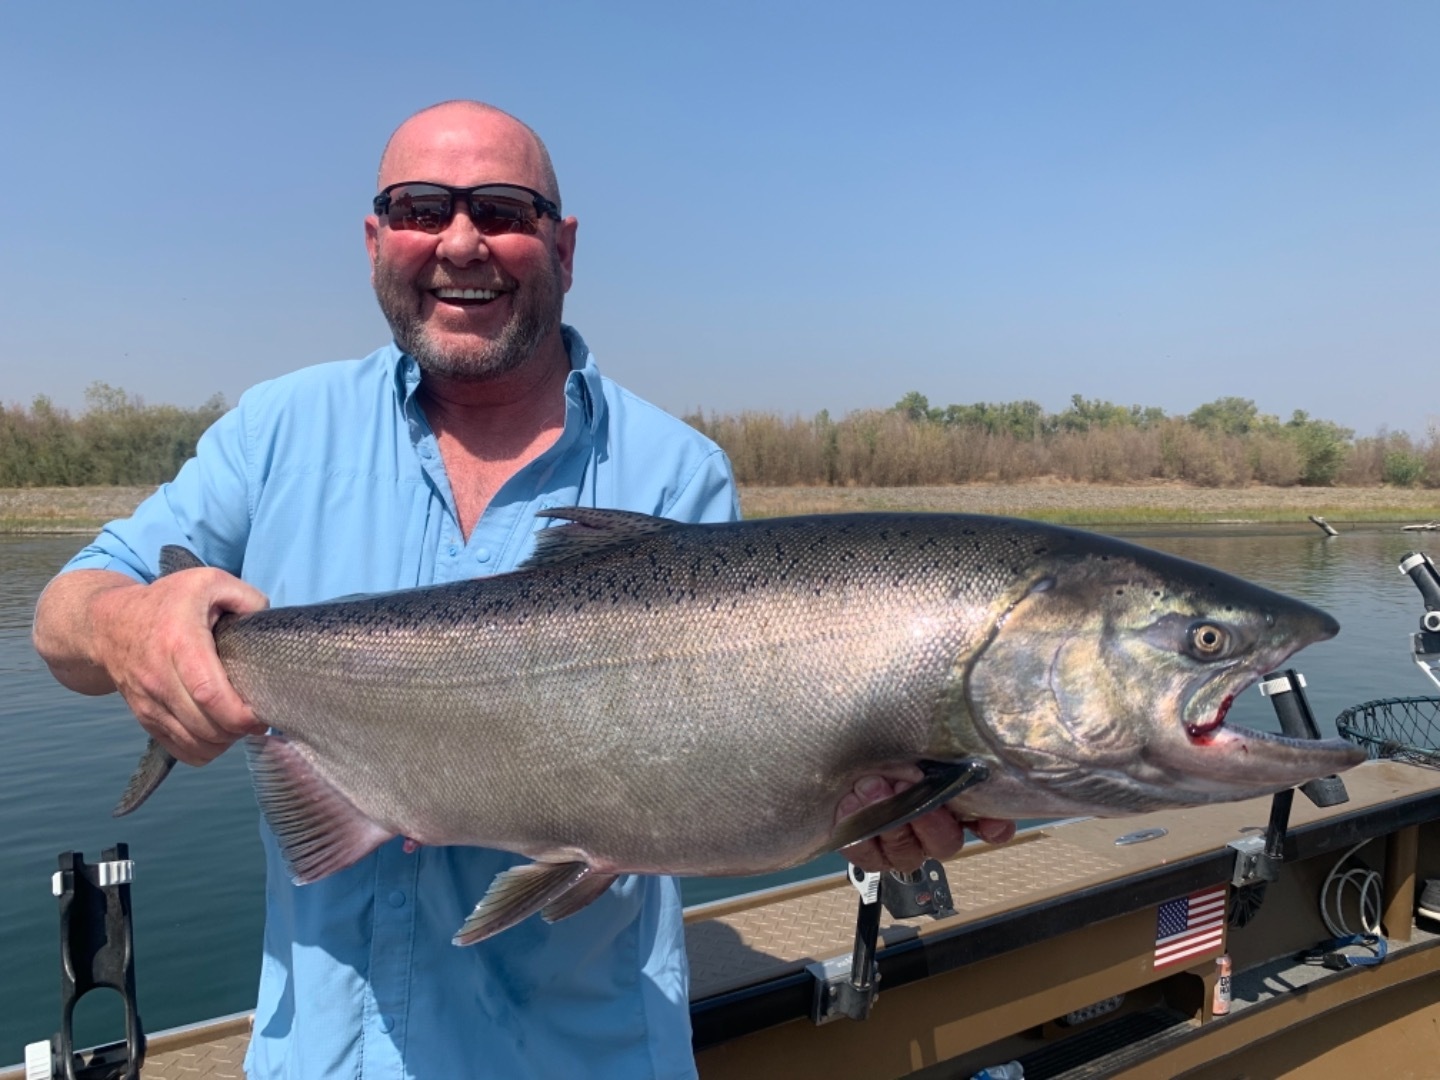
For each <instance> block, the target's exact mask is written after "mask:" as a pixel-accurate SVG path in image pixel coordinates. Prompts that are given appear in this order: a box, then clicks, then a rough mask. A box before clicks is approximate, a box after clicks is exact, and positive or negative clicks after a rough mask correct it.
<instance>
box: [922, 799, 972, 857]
mask: <svg viewBox="0 0 1440 1080" xmlns="http://www.w3.org/2000/svg"><path fill="white" fill-rule="evenodd" d="M910 829H911V831H912V832H914V834H915V838H916V840H917V841H918V842H919V844H920V847H921V849H922V850H923V852H924V855H925V858H927V859H941V860H944V859H948V858H950V857H951V856H952V855H954V854H956V853H957V852H958V851H959V850H960V849H961V848H962V847H964V846H965V826H964V825H963V824H961V823H960V822H959V821H958V820H956V818H955V815H954V814H952V813H951V812H950V811H949V810H947V809H946V808H945V807H943V806H941V807H939V808H938V809H935V810H931V811H930V813H928V814H926V815H925V816H924V817H918V818H916V819H915V820H914V821H912V822H911V823H910Z"/></svg>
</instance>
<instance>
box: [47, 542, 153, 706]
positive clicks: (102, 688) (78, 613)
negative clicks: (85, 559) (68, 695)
mask: <svg viewBox="0 0 1440 1080" xmlns="http://www.w3.org/2000/svg"><path fill="white" fill-rule="evenodd" d="M126 586H136V582H135V581H134V579H132V578H129V577H127V576H125V575H124V574H120V573H116V572H115V571H113V570H75V571H72V572H71V573H68V574H62V575H61V576H60V577H58V578H56V579H55V580H54V581H52V582H51V583H50V584H49V585H48V586H46V588H45V591H44V592H43V593H41V595H40V602H39V603H38V604H36V605H35V623H34V626H33V627H32V629H31V640H32V641H34V643H35V651H36V652H38V653H39V654H40V657H41V659H43V660H44V661H45V663H46V664H48V665H49V666H50V673H51V674H52V675H54V676H55V678H56V679H57V680H58V681H59V682H60V684H61V685H63V686H65V687H68V688H69V689H71V690H74V691H76V692H78V693H81V694H109V693H113V692H114V690H115V682H114V680H113V679H111V678H110V675H109V673H108V672H107V671H106V670H105V668H104V667H102V666H101V665H100V664H99V663H98V662H97V660H96V659H95V654H94V649H93V645H94V641H95V628H94V625H93V622H92V606H93V604H94V602H95V599H96V597H98V596H99V595H100V594H101V593H105V592H108V591H110V590H111V589H116V588H124V587H126ZM136 587H138V586H136Z"/></svg>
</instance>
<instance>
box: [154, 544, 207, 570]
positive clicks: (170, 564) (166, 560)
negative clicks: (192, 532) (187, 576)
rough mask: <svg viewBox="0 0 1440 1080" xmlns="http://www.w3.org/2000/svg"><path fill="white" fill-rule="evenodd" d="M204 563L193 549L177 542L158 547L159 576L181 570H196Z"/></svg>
mask: <svg viewBox="0 0 1440 1080" xmlns="http://www.w3.org/2000/svg"><path fill="white" fill-rule="evenodd" d="M204 565H205V564H204V563H203V562H201V561H200V560H199V559H198V558H197V557H196V555H195V553H194V552H193V551H191V550H190V549H189V548H183V547H181V546H180V545H179V544H166V545H165V546H164V547H162V548H161V549H160V576H161V577H164V576H165V575H166V574H177V573H179V572H180V571H181V570H198V569H199V568H200V567H202V566H204Z"/></svg>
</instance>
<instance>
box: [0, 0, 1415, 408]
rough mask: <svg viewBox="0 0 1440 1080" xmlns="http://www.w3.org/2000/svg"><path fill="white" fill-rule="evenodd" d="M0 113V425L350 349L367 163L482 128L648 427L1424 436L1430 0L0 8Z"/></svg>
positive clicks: (211, 387) (363, 289)
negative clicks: (535, 214)
mask: <svg viewBox="0 0 1440 1080" xmlns="http://www.w3.org/2000/svg"><path fill="white" fill-rule="evenodd" d="M0 91H3V94H4V100H5V102H6V105H5V110H4V119H3V121H0V132H3V141H0V145H3V147H4V149H5V154H4V160H5V161H6V162H7V167H6V169H5V173H6V174H7V176H8V183H7V184H6V191H7V193H8V196H9V200H10V203H9V206H8V207H7V208H6V211H7V212H6V213H5V214H4V222H5V224H4V240H3V242H0V326H3V334H4V339H3V345H0V402H8V403H20V404H28V403H29V402H30V400H31V399H32V398H33V397H34V396H35V395H37V394H46V395H49V396H50V397H51V398H52V399H53V400H54V401H56V402H57V403H59V404H61V405H64V406H67V407H71V408H76V407H79V406H80V405H81V404H82V403H83V391H84V388H85V386H86V385H88V384H89V383H91V382H92V381H95V380H104V381H106V382H109V383H111V384H112V385H118V386H121V387H123V388H125V389H126V390H129V391H132V392H135V393H139V394H141V395H142V396H143V397H145V398H146V400H148V401H152V402H174V403H176V404H183V405H193V404H197V403H199V402H200V401H202V400H203V399H205V398H206V397H208V396H209V395H211V394H213V393H215V392H217V391H219V392H222V393H223V394H225V396H226V398H227V399H228V400H230V401H232V402H233V401H234V400H235V398H236V397H237V396H238V395H239V393H240V392H241V391H242V390H243V389H244V388H245V387H247V386H249V385H251V384H252V383H254V382H257V381H259V380H261V379H264V378H267V377H270V376H274V375H277V374H280V373H282V372H284V371H287V370H290V369H292V368H295V367H299V366H301V365H304V364H308V363H314V362H318V361H322V360H330V359H336V358H342V357H349V356H359V355H364V354H365V353H368V352H369V351H371V350H372V349H374V348H375V347H377V346H378V345H380V344H383V343H384V342H385V341H386V340H387V337H388V335H387V332H386V328H385V324H384V322H383V320H382V319H381V318H380V315H379V313H378V310H377V309H376V307H375V303H374V299H373V296H372V295H371V293H370V289H369V284H368V277H367V266H366V260H365V256H364V249H363V245H362V234H361V225H360V222H361V219H362V216H363V215H364V213H365V212H366V209H367V204H368V200H369V198H370V196H371V195H372V194H373V185H374V173H375V166H376V162H377V158H378V155H379V151H380V148H381V146H382V144H383V143H384V140H385V138H386V137H387V136H388V134H389V132H390V131H391V130H392V128H393V127H394V126H395V125H396V124H397V123H398V122H399V121H400V120H401V119H403V118H404V117H405V116H406V115H407V114H409V113H410V112H412V111H414V110H415V109H417V108H420V107H422V106H424V105H427V104H430V103H432V102H435V101H438V100H443V99H446V98H451V97H479V98H482V99H485V100H488V101H490V102H492V103H494V104H497V105H499V106H501V107H503V108H505V109H508V110H510V111H511V112H514V113H515V114H517V115H519V116H520V117H521V118H522V119H525V120H527V121H528V122H529V123H531V124H532V125H533V126H534V127H536V128H537V129H538V130H539V131H540V132H541V134H542V135H543V136H544V137H545V139H546V140H547V142H548V143H549V145H550V148H551V151H552V153H553V156H554V158H555V162H556V166H557V168H558V170H559V173H560V179H561V187H562V192H563V194H564V199H565V204H566V208H567V210H568V211H570V212H573V213H574V214H576V215H577V216H578V217H579V219H580V238H579V250H578V255H577V278H576V285H575V288H574V289H573V290H572V292H571V293H570V296H569V299H568V302H567V308H566V313H567V319H568V321H570V322H572V323H574V324H575V325H576V326H577V327H579V328H580V330H581V331H582V333H584V334H585V336H586V338H587V340H588V341H589V342H590V344H591V346H592V347H593V348H594V350H595V352H596V354H597V355H598V357H599V359H600V362H601V366H602V369H603V370H604V371H606V372H607V373H608V374H610V375H612V376H613V377H615V378H617V379H619V380H620V381H621V382H623V383H625V384H626V385H628V386H629V387H631V388H632V389H633V390H635V391H636V392H638V393H640V394H641V395H642V396H645V397H648V398H650V399H652V400H654V401H655V402H657V403H659V404H661V405H663V406H665V407H667V408H669V409H671V410H673V411H684V410H687V409H691V408H694V407H696V406H703V407H705V408H706V409H708V410H718V411H734V410H738V409H742V408H752V409H762V410H774V411H781V412H785V413H801V414H810V413H813V412H815V411H817V410H819V409H821V408H828V409H830V410H831V412H832V413H837V414H838V413H843V412H845V411H848V410H850V409H854V408H861V407H869V406H888V405H890V404H892V403H893V402H895V401H896V400H897V399H898V398H900V397H901V396H902V395H903V394H904V393H905V392H907V391H909V390H919V391H921V392H922V393H924V394H926V395H928V396H929V398H930V400H931V402H932V404H941V405H943V404H949V403H952V402H971V401H1002V400H1015V399H1020V398H1033V399H1035V400H1037V401H1039V402H1040V403H1041V404H1042V405H1044V406H1045V407H1046V408H1048V409H1051V410H1058V409H1060V408H1062V407H1063V406H1064V405H1065V404H1066V402H1067V401H1068V400H1069V397H1070V395H1071V394H1075V393H1079V394H1083V395H1085V396H1086V397H1098V398H1105V399H1109V400H1112V401H1116V402H1119V403H1121V404H1131V403H1139V404H1144V405H1159V406H1161V407H1163V408H1165V409H1167V410H1169V411H1171V412H1188V411H1189V410H1191V409H1193V408H1194V407H1195V406H1197V405H1199V404H1201V403H1202V402H1205V401H1209V400H1212V399H1214V398H1216V397H1219V396H1222V395H1239V396H1242V397H1249V398H1253V399H1254V400H1255V401H1256V402H1257V403H1258V404H1259V406H1260V407H1261V409H1262V410H1263V411H1266V412H1274V413H1279V414H1281V415H1282V418H1288V416H1289V412H1290V410H1292V409H1296V408H1301V409H1306V410H1308V411H1309V412H1310V413H1311V414H1312V415H1314V416H1321V417H1325V418H1327V419H1333V420H1337V421H1339V422H1341V423H1343V424H1346V425H1348V426H1351V427H1354V428H1356V429H1357V430H1358V431H1359V432H1360V433H1361V434H1371V433H1373V432H1374V431H1375V430H1376V429H1377V428H1378V427H1380V426H1381V425H1388V426H1389V427H1390V428H1391V429H1403V430H1409V431H1411V432H1412V433H1415V434H1417V435H1418V434H1423V433H1424V431H1425V430H1426V428H1427V426H1428V425H1429V424H1430V423H1431V422H1432V421H1433V422H1437V423H1440V386H1437V383H1440V379H1437V377H1436V376H1437V373H1440V370H1437V369H1440V304H1437V302H1436V300H1437V297H1436V288H1437V282H1440V4H1436V3H1433V2H1431V0H1416V2H1387V0H1376V2H1348V3H1335V2H1326V0H1295V2H1260V3H1256V2H1249V0H1246V2H1219V0H1174V2H1165V3H1156V2H1154V0H1139V2H1108V3H1107V2H1094V0H1092V2H1084V3H1081V2H1077V0H1056V2H1048V3H1047V2H1033V0H1032V2H1025V3H1000V2H998V0H985V2H975V0H959V2H949V3H933V4H932V3H923V4H922V3H913V4H912V3H893V4H889V5H876V4H858V3H849V2H834V0H827V2H824V3H820V2H815V3H807V4H800V3H781V2H769V3H739V2H727V3H724V4H718V3H717V4H677V3H673V2H665V3H627V2H624V0H608V2H605V3H599V2H596V3H584V4H582V3H578V2H577V3H545V4H531V3H525V2H516V3H509V4H498V3H486V4H481V3H466V2H459V3H448V4H431V5H420V4H398V3H394V2H393V0H392V2H390V3H385V4H376V3H344V4H341V3H332V4H319V3H306V2H301V0H292V2H290V3H283V4H281V3H258V2H248V0H247V2H245V3H193V2H186V3H142V2H136V3H114V4H110V3H99V2H96V3H81V4H72V5H54V4H40V3H34V2H31V3H21V2H18V0H17V2H13V3H7V4H5V6H4V11H3V24H0Z"/></svg>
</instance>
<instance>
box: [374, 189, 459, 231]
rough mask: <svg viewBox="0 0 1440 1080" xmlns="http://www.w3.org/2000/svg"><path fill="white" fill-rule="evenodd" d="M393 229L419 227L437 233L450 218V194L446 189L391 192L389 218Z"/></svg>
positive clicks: (421, 229)
mask: <svg viewBox="0 0 1440 1080" xmlns="http://www.w3.org/2000/svg"><path fill="white" fill-rule="evenodd" d="M388 220H389V222H390V227H391V228H392V229H418V230H420V231H421V232H428V233H436V232H439V231H440V230H441V229H443V228H444V227H445V223H446V222H447V221H449V220H450V194H449V192H445V191H406V190H405V189H404V188H401V189H400V190H398V191H395V192H393V193H391V196H390V214H389V218H388Z"/></svg>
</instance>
